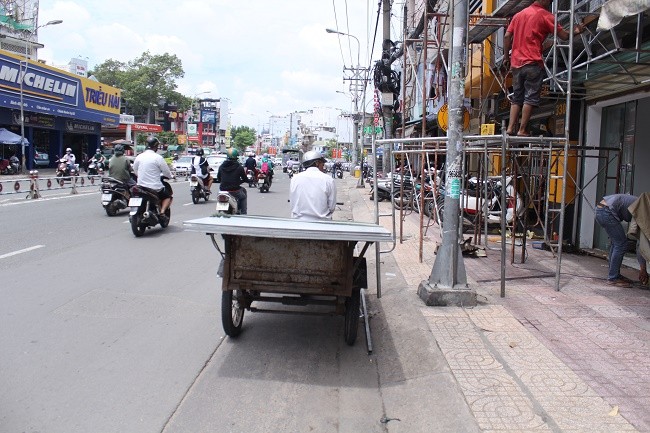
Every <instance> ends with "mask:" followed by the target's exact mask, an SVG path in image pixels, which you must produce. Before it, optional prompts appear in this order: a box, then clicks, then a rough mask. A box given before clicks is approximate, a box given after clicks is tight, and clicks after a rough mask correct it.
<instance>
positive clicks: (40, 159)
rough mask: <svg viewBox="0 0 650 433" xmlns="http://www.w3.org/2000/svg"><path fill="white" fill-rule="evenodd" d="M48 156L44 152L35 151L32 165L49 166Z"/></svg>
mask: <svg viewBox="0 0 650 433" xmlns="http://www.w3.org/2000/svg"><path fill="white" fill-rule="evenodd" d="M49 166H50V156H49V155H48V154H47V153H44V152H36V153H35V154H34V167H49Z"/></svg>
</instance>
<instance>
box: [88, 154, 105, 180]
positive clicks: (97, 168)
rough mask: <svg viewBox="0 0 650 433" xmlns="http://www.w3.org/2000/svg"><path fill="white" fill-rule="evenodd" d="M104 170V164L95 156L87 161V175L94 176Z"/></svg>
mask: <svg viewBox="0 0 650 433" xmlns="http://www.w3.org/2000/svg"><path fill="white" fill-rule="evenodd" d="M103 172H104V164H103V163H101V162H99V161H97V158H90V160H89V161H88V176H96V175H98V174H102V173H103Z"/></svg>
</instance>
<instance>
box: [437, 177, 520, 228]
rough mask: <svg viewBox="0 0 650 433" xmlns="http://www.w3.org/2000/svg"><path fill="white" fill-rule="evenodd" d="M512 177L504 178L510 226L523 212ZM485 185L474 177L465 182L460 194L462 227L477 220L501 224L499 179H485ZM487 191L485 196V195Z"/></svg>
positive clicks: (500, 183)
mask: <svg viewBox="0 0 650 433" xmlns="http://www.w3.org/2000/svg"><path fill="white" fill-rule="evenodd" d="M513 179H514V178H513V176H507V177H506V187H505V193H506V209H505V219H506V223H508V224H510V223H512V221H513V220H514V218H515V215H516V216H517V218H518V219H519V218H521V217H522V216H523V213H524V212H525V208H524V205H523V201H522V199H521V196H520V195H519V193H518V192H517V190H516V189H515V187H514V185H513ZM484 182H486V183H487V184H484V183H483V182H479V181H478V179H477V178H476V177H472V178H470V179H469V180H468V181H467V187H466V188H465V189H464V190H463V191H462V192H461V194H460V207H461V209H462V214H463V225H473V224H474V223H475V222H476V221H477V219H478V218H481V221H483V220H486V221H487V223H488V224H497V223H500V222H501V218H502V217H503V215H504V212H503V211H502V209H501V194H502V189H503V185H502V182H501V178H500V177H499V178H498V179H494V178H491V179H487V180H486V181H484ZM486 190H487V194H486ZM443 207H444V201H442V202H441V203H440V207H439V212H440V220H441V221H442V218H443Z"/></svg>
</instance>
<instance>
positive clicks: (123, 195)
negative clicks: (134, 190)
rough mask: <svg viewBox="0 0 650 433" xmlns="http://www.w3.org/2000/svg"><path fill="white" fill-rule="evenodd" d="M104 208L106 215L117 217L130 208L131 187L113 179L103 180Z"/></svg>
mask: <svg viewBox="0 0 650 433" xmlns="http://www.w3.org/2000/svg"><path fill="white" fill-rule="evenodd" d="M101 189H102V206H104V210H105V211H106V215H108V216H115V215H117V213H118V212H119V211H120V210H122V209H126V208H127V207H128V206H129V199H130V198H131V194H130V193H129V186H128V185H127V184H125V183H123V182H120V181H119V180H117V179H114V178H112V177H104V178H102V187H101Z"/></svg>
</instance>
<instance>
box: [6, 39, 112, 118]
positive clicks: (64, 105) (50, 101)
mask: <svg viewBox="0 0 650 433" xmlns="http://www.w3.org/2000/svg"><path fill="white" fill-rule="evenodd" d="M21 62H22V64H23V68H22V72H23V74H22V78H21V66H20V65H21ZM25 64H26V65H27V67H26V68H25ZM21 79H22V86H21ZM21 87H22V90H21ZM21 93H22V98H23V110H25V111H29V112H33V113H39V114H47V115H50V116H58V117H64V118H74V119H77V120H81V121H86V122H95V123H101V124H103V125H107V126H115V125H117V124H119V121H120V98H121V91H120V89H118V88H116V87H112V86H108V85H106V84H102V83H99V82H97V81H93V80H89V79H87V78H84V77H80V76H77V75H75V74H72V73H70V72H67V71H63V70H60V69H57V68H54V67H51V66H48V65H44V64H42V63H38V62H34V61H31V60H29V61H27V62H25V59H23V58H22V57H21V56H17V55H14V54H12V53H10V52H8V51H4V50H0V107H4V108H11V109H18V110H19V109H20V98H21Z"/></svg>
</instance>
